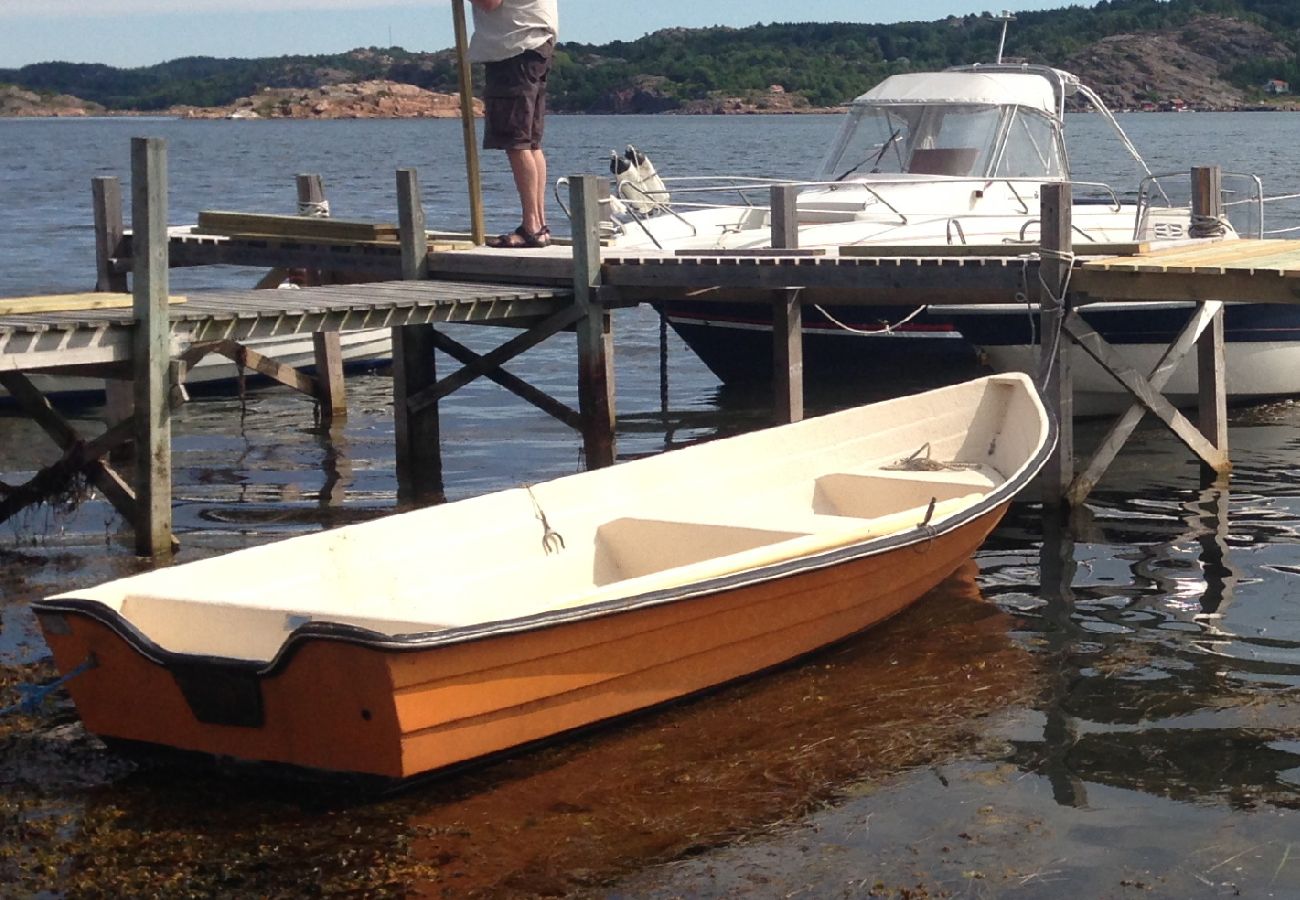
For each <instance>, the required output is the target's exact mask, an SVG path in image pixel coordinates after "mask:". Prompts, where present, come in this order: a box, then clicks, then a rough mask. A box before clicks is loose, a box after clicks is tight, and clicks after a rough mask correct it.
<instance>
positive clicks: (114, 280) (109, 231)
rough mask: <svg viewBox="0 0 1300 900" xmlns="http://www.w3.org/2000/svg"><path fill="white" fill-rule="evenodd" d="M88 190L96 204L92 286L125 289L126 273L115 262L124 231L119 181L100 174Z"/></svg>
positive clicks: (107, 289) (101, 289)
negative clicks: (93, 281)
mask: <svg viewBox="0 0 1300 900" xmlns="http://www.w3.org/2000/svg"><path fill="white" fill-rule="evenodd" d="M90 192H91V197H92V199H93V203H94V207H95V271H96V277H95V290H97V291H116V292H118V293H126V290H127V284H126V273H125V272H122V271H120V270H118V268H117V266H116V262H117V259H118V257H119V256H120V255H121V252H122V238H123V236H124V235H125V234H126V225H125V224H124V222H123V218H122V183H121V182H120V181H118V180H117V179H116V178H114V177H112V176H107V175H104V176H99V177H97V178H93V179H91V182H90Z"/></svg>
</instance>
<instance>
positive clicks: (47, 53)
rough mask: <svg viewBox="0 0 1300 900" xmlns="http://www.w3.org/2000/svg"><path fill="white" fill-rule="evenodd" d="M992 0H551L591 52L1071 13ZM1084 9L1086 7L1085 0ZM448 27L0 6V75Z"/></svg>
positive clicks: (338, 15) (389, 17) (367, 41)
mask: <svg viewBox="0 0 1300 900" xmlns="http://www.w3.org/2000/svg"><path fill="white" fill-rule="evenodd" d="M995 2H996V3H997V5H996V6H981V5H979V3H978V0H808V2H805V3H802V4H791V3H789V2H787V0H712V2H708V0H704V2H701V0H639V2H634V0H559V3H560V39H561V40H570V41H582V42H585V43H592V44H603V43H606V42H608V41H613V40H635V39H637V38H639V37H641V36H642V35H644V34H648V33H650V32H652V31H658V30H659V29H661V28H668V27H673V26H682V27H688V28H700V27H706V26H710V25H733V26H744V25H753V24H755V23H758V22H762V23H770V22H790V21H819V22H900V21H917V20H920V21H928V20H933V19H942V18H945V17H947V16H950V15H966V14H968V13H983V12H992V13H995V14H996V13H997V12H998V11H1000V10H1002V9H1010V10H1013V11H1018V10H1029V9H1051V8H1057V7H1062V6H1069V5H1072V4H1071V2H1070V0H1056V2H1051V0H1046V2H1017V0H995ZM1084 2H1085V5H1089V6H1091V5H1092V2H1093V0H1084ZM1073 5H1079V4H1078V2H1076V3H1075V4H1073ZM91 9H93V10H94V13H93V14H92V13H90V12H88V11H87V10H91ZM451 23H452V14H451V6H450V3H449V2H448V0H419V2H416V0H184V2H182V3H177V2H176V0H0V69H7V68H18V67H20V66H24V65H27V64H29V63H36V62H50V61H53V60H60V61H65V62H94V63H107V64H109V65H112V66H118V67H124V68H129V67H134V66H147V65H152V64H154V63H158V62H163V61H165V60H169V59H176V58H178V57H182V56H217V57H243V58H251V57H263V56H285V55H294V54H317V53H338V52H342V51H346V50H351V49H353V48H356V47H388V46H399V47H405V48H406V49H408V50H421V51H424V50H441V49H443V48H446V47H450V46H452V44H453V43H454V37H453V32H452V24H451Z"/></svg>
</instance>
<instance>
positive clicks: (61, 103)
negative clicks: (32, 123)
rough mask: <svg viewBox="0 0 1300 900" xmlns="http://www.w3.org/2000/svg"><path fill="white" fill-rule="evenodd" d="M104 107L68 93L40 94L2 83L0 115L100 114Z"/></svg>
mask: <svg viewBox="0 0 1300 900" xmlns="http://www.w3.org/2000/svg"><path fill="white" fill-rule="evenodd" d="M103 113H104V107H102V106H100V105H99V104H98V103H91V102H90V101H89V100H82V99H81V98H80V97H70V96H68V95H67V94H38V93H36V92H35V91H29V90H25V89H23V88H20V87H15V86H14V85H12V84H0V116H24V117H34V116H98V115H103Z"/></svg>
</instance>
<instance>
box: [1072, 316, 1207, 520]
mask: <svg viewBox="0 0 1300 900" xmlns="http://www.w3.org/2000/svg"><path fill="white" fill-rule="evenodd" d="M1220 308H1221V304H1217V303H1211V304H1205V303H1203V304H1201V305H1200V306H1198V307H1197V309H1196V311H1195V313H1194V314H1193V315H1192V318H1191V319H1190V320H1189V321H1188V323H1187V324H1186V325H1185V326H1184V327H1183V330H1182V332H1181V333H1180V334H1179V335H1178V337H1177V338H1175V340H1174V342H1173V343H1172V344H1170V345H1169V346H1168V347H1167V348H1166V349H1165V352H1164V353H1163V354H1161V357H1160V359H1159V361H1158V362H1157V363H1156V364H1155V366H1154V368H1152V369H1151V372H1150V373H1149V374H1148V375H1147V382H1148V384H1149V385H1150V386H1151V390H1152V391H1153V392H1156V393H1158V392H1159V391H1161V390H1162V389H1163V388H1164V386H1165V385H1166V384H1168V382H1169V379H1170V378H1171V377H1173V374H1174V372H1175V371H1177V369H1178V366H1179V364H1180V363H1181V362H1182V361H1183V359H1184V357H1186V356H1187V354H1188V352H1189V351H1190V350H1191V348H1192V346H1193V345H1199V342H1198V339H1199V338H1200V337H1201V336H1202V334H1203V333H1204V331H1205V330H1206V328H1207V327H1208V326H1210V325H1211V323H1212V322H1213V321H1214V320H1215V318H1216V317H1218V312H1219V309H1220ZM1146 412H1147V408H1146V407H1145V406H1143V405H1142V403H1141V402H1135V403H1134V404H1133V405H1132V406H1130V407H1129V408H1128V409H1127V410H1125V412H1124V413H1123V415H1121V416H1120V417H1119V418H1118V419H1116V420H1115V423H1114V424H1113V425H1111V427H1110V429H1109V430H1108V431H1107V432H1106V434H1105V436H1104V437H1103V438H1102V439H1101V441H1100V443H1098V445H1097V449H1096V450H1095V451H1093V455H1092V458H1091V459H1090V460H1088V464H1087V465H1086V466H1085V467H1084V470H1083V471H1082V472H1081V473H1079V474H1078V475H1077V476H1075V478H1074V481H1073V482H1071V484H1070V492H1069V500H1070V503H1072V504H1074V505H1076V506H1078V505H1080V504H1082V503H1083V502H1084V500H1086V499H1087V497H1088V495H1089V494H1090V493H1092V490H1093V488H1095V487H1096V486H1097V483H1098V482H1100V481H1101V478H1102V476H1103V475H1105V474H1106V470H1107V469H1109V468H1110V465H1111V463H1113V462H1114V461H1115V457H1116V456H1118V455H1119V451H1120V450H1121V449H1122V448H1123V446H1124V444H1125V443H1126V442H1127V441H1128V439H1129V436H1130V435H1132V434H1133V430H1134V429H1135V428H1137V426H1138V423H1139V422H1141V421H1142V417H1143V416H1145V415H1146Z"/></svg>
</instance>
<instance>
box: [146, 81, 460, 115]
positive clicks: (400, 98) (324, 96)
mask: <svg viewBox="0 0 1300 900" xmlns="http://www.w3.org/2000/svg"><path fill="white" fill-rule="evenodd" d="M171 112H172V113H173V114H175V115H178V116H181V117H182V118H187V119H232V118H233V119H450V118H456V117H458V116H460V98H459V97H457V96H455V95H453V94H439V93H435V92H433V91H427V90H425V89H424V88H421V87H416V86H415V85H411V84H398V83H397V82H393V81H362V82H358V83H354V84H329V85H323V86H321V87H318V88H264V89H263V90H262V91H261V92H260V93H258V94H256V95H255V96H252V97H245V98H243V99H241V100H238V101H236V102H235V103H233V104H232V105H230V106H221V107H204V108H195V107H179V108H176V109H173V110H171ZM474 114H475V115H479V116H481V115H482V114H483V104H482V102H481V101H480V100H477V99H476V100H475V101H474Z"/></svg>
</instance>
